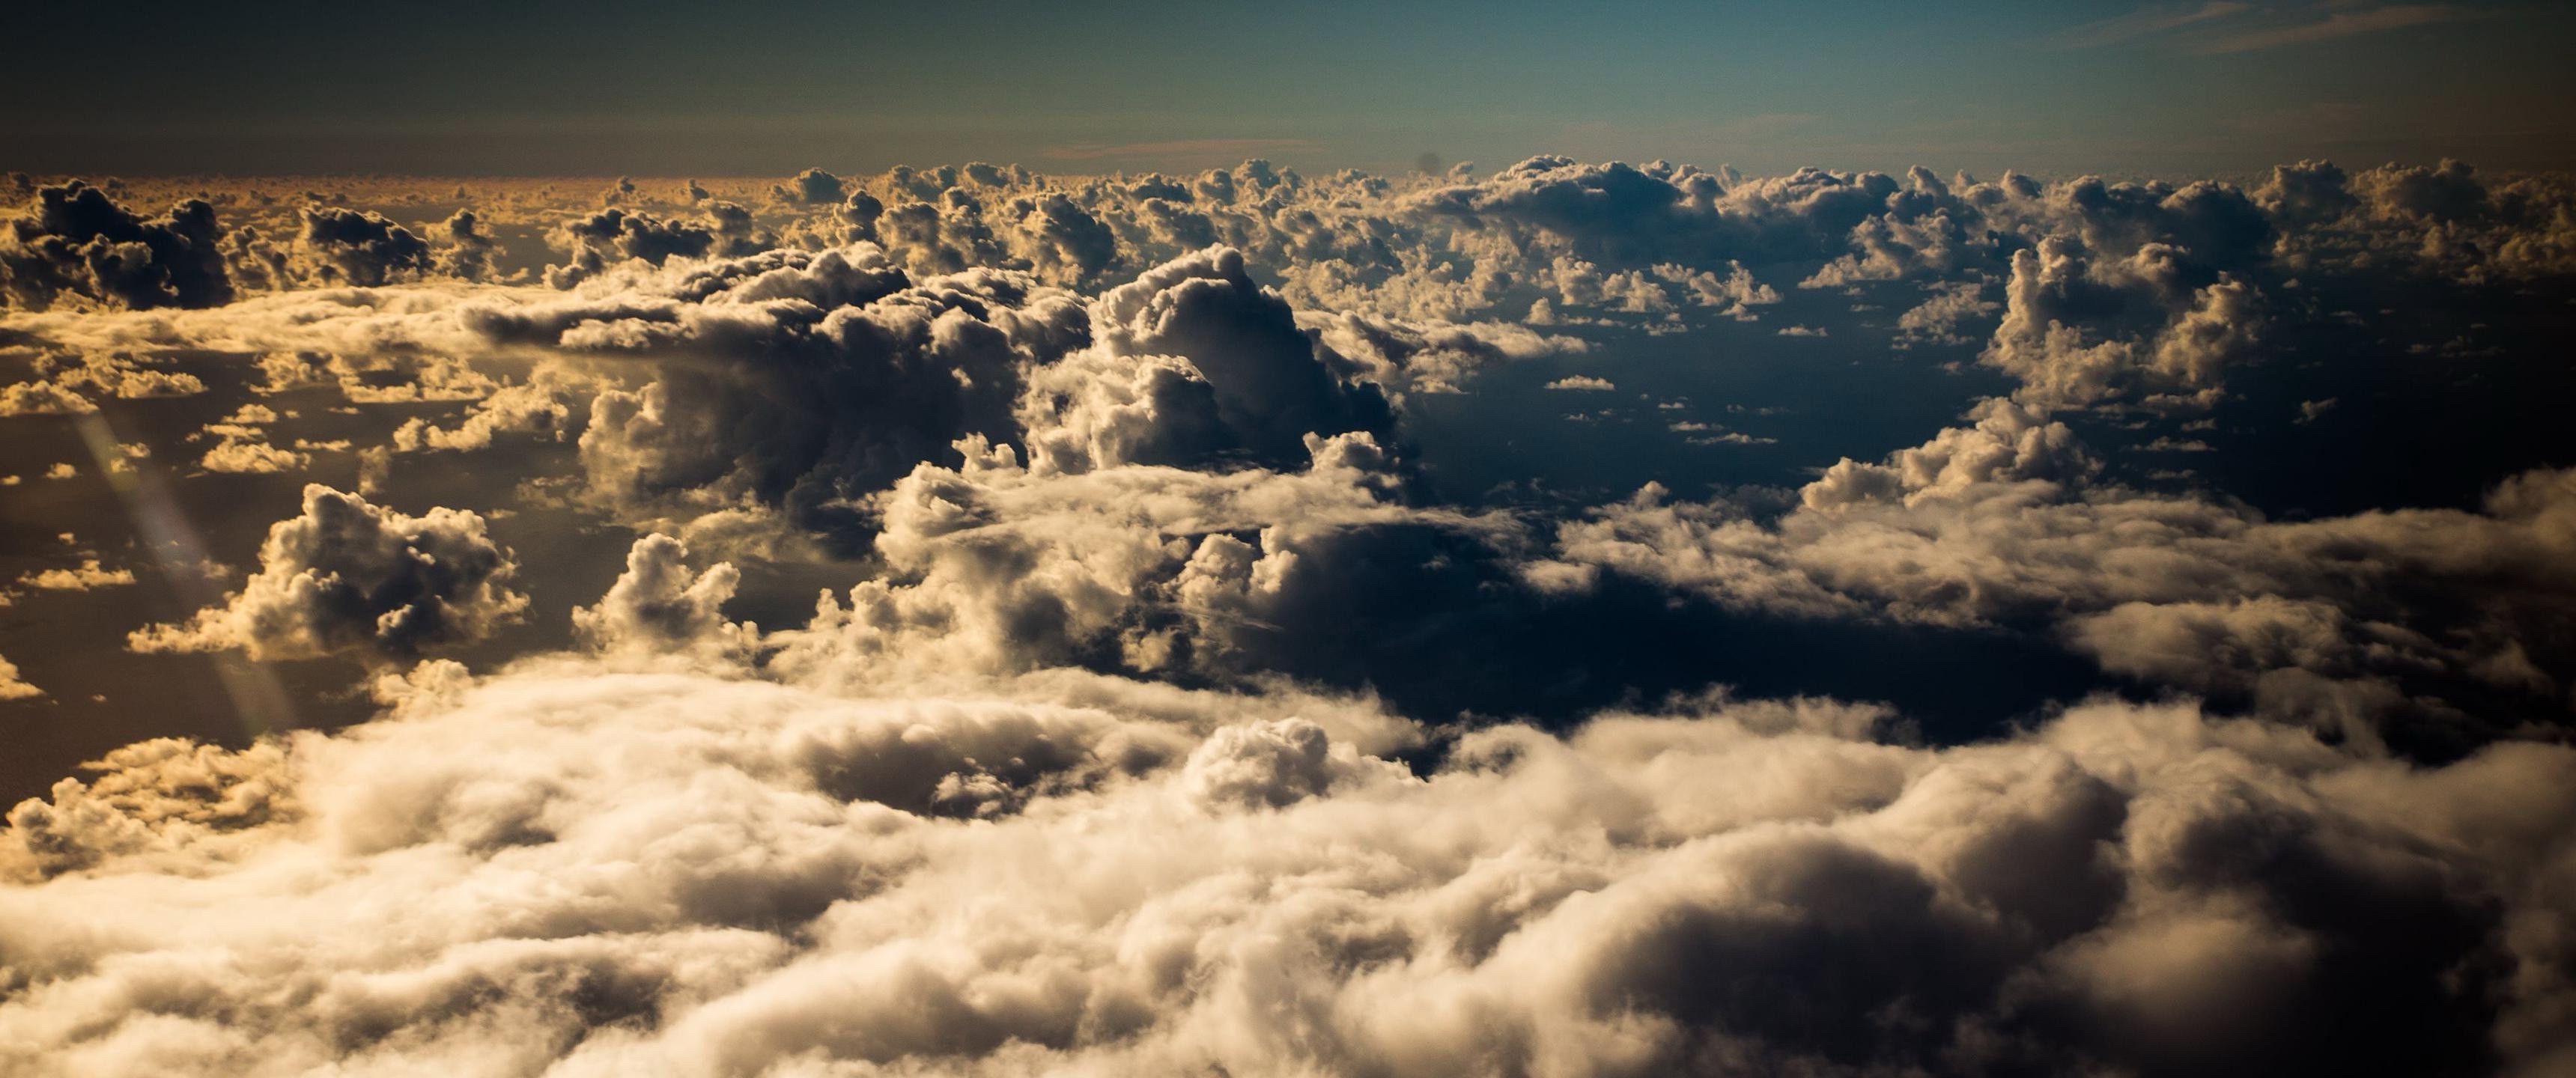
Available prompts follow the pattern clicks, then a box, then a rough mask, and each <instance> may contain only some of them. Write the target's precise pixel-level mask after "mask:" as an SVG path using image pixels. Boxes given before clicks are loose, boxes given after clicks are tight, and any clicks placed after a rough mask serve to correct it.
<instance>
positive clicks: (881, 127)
mask: <svg viewBox="0 0 2576 1078" xmlns="http://www.w3.org/2000/svg"><path fill="white" fill-rule="evenodd" d="M362 8H363V9H362V10H350V8H349V6H348V5H322V4H310V5H299V4H273V5H263V6H262V8H261V9H260V11H259V12H258V13H257V14H256V15H255V16H253V15H250V14H246V13H243V12H238V11H233V10H230V9H224V8H219V7H209V6H205V5H179V4H142V5H124V6H117V7H113V8H109V7H101V6H99V5H86V4H55V5H43V6H41V7H39V8H38V9H35V10H31V11H28V12H23V13H21V17H20V19H19V20H18V21H17V23H16V26H17V27H18V29H19V33H20V35H21V38H22V40H24V41H26V42H29V43H44V44H45V47H42V48H28V49H24V50H21V52H20V54H19V56H18V57H17V58H16V60H15V61H14V69H15V75H16V77H17V78H18V79H19V80H21V82H22V84H23V85H26V86H30V87H35V86H59V87H77V88H78V89H77V91H65V92H57V93H48V94H44V95H42V97H41V99H40V100H41V101H42V102H43V104H42V106H41V107H30V108H22V109H21V110H20V112H19V115H18V116H17V118H16V119H14V120H13V121H12V122H11V123H10V124H9V125H8V130H7V131H5V132H0V154H5V155H6V156H8V157H9V158H11V159H12V160H13V161H14V162H15V163H16V164H17V165H19V166H20V167H22V168H26V169H33V170H36V171H41V172H79V171H84V170H112V171H118V172H148V173H162V174H166V173H173V172H227V173H240V174H280V173H299V172H342V171H385V172H403V173H415V174H433V175H474V174H499V175H591V174H599V173H608V174H615V173H620V172H623V173H632V174H636V175H684V174H700V175H753V174H772V173H782V172H788V171H793V170H794V169H797V168H801V167H804V166H806V165H810V164H823V165H827V166H829V167H834V168H839V169H843V170H845V171H846V170H852V169H857V170H878V169H883V168H887V167H890V166H893V165H896V164H903V163H911V164H916V165H928V164H935V163H939V162H948V161H964V160H994V161H1018V162H1046V163H1050V164H1052V165H1054V166H1056V167H1058V168H1062V169H1080V170H1086V171H1090V170H1106V169H1120V168H1125V169H1156V168H1160V169H1178V168H1205V167H1209V166H1211V165H1219V164H1227V163H1230V162H1231V161H1232V160H1239V159H1240V158H1242V157H1244V156H1252V155H1258V156H1264V157H1269V158H1272V159H1275V160H1278V161H1281V162H1283V163H1289V164H1294V165H1297V166H1300V167H1306V168H1326V169H1329V168H1335V167H1346V166H1356V167H1367V168H1372V169H1376V170H1380V171H1394V170H1397V169H1400V168H1403V167H1406V166H1409V165H1410V164H1412V163H1413V162H1414V161H1416V160H1417V159H1418V158H1420V157H1421V156H1422V155H1424V154H1431V155H1436V156H1438V157H1440V158H1441V159H1443V160H1446V161H1459V160H1478V161H1483V162H1485V163H1487V164H1488V165H1489V166H1495V167H1498V166H1500V165H1502V164H1506V163H1509V162H1510V161H1514V160H1519V159H1521V158H1523V157H1527V156H1529V155H1531V154H1534V153H1542V152H1549V153H1570V154H1575V155H1577V156H1581V157H1585V158H1587V159H1599V158H1623V159H1652V158H1654V157H1658V156H1661V157H1671V158H1674V159H1676V160H1684V159H1687V160H1690V161H1694V162H1697V163H1700V164H1704V165H1709V166H1712V167H1713V166H1715V165H1717V164H1721V163H1732V164H1735V165H1737V166H1738V167H1743V168H1749V169H1757V170H1765V171H1779V170H1786V169H1790V168H1795V167H1797V166H1798V165H1800V164H1806V163H1811V162H1813V161H1816V160H1825V159H1830V160H1833V161H1835V162H1837V163H1839V164H1842V165H1844V166H1845V167H1867V168H1878V169H1882V170H1896V169H1902V168H1904V167H1905V166H1907V165H1912V164H1924V165H1929V166H1931V167H1933V168H1935V169H1937V170H1940V171H1942V172H1944V173H1947V172H1949V171H1952V170H1955V169H1961V168H1967V169H1973V170H1980V171H1988V172H1991V171H1996V170H1999V169H2001V168H2003V167H2015V168H2020V169H2023V170H2025V171H2042V170H2044V171H2046V172H2048V173H2050V174H2079V173H2083V172H2100V173H2105V174H2129V175H2144V174H2149V173H2157V172H2162V173H2165V174H2171V175H2181V174H2186V173H2188V174H2192V175H2211V174H2220V173H2231V174H2232V173H2239V172H2251V171H2255V170H2259V169H2262V168H2264V167H2268V166H2269V165H2271V164H2274V163H2276V162H2275V159H2276V158H2285V159H2297V158H2300V157H2331V158H2335V159H2338V160H2345V161H2351V162H2357V163H2366V164H2379V163H2382V162H2385V161H2404V162H2408V163H2426V164H2429V163H2432V162H2433V161H2435V160H2438V159H2440V158H2442V157H2446V156H2447V157H2458V158H2462V159H2468V160H2477V161H2481V162H2485V163H2487V164H2488V165H2489V166H2490V167H2500V168H2548V167H2563V166H2565V165H2567V164H2569V163H2570V158H2569V154H2570V151H2569V150H2568V149H2567V147H2568V146H2570V145H2576V139H2571V138H2570V135H2571V134H2576V117H2571V113H2570V111H2569V109H2570V108H2571V106H2570V105H2569V104H2568V102H2569V101H2571V100H2576V83H2571V79H2576V76H2570V75H2569V74H2568V73H2567V70H2566V65H2565V64H2564V63H2563V62H2562V61H2563V52H2562V50H2561V49H2560V48H2559V47H2558V46H2559V45H2560V43H2563V42H2564V41H2565V40H2566V36H2567V34H2568V33H2569V31H2570V29H2571V20H2576V14H2570V13H2568V12H2567V11H2566V10H2565V9H2564V8H2563V7H2562V6H2559V5H2551V4H2518V3H2459V4H2391V5H2371V4H2316V5H2299V4H2291V5H2254V4H2244V3H2234V2H2210V3H2203V4H2197V5H2194V4H2187V3H2186V4H2174V5H2164V6H2155V5H2150V6H2145V7H2131V6H2128V5H2122V4H2050V3H1992V4H1978V5H1972V6H1968V7H1958V6H1947V5H1945V6H1926V5H1920V4H1905V3H1856V4H1848V5H1835V6H1833V7H1831V8H1819V7H1817V6H1815V5H1811V4H1789V3H1718V4H1636V3H1620V4H1607V5H1586V6H1583V7H1580V8H1576V7H1567V6H1564V5H1555V4H1535V3H1518V2H1507V3H1484V4H1473V5H1469V4H1402V5H1389V4H1340V3H1329V4H1311V5H1294V6H1284V5H1257V4H1237V3H1220V4H1189V5H1165V4H1007V3H985V4H968V5H905V4H874V3H853V4H751V5H734V6H729V7H727V8H725V9H723V10H721V11H716V10H710V9H707V8H706V7H705V6H703V5H696V4H678V3H663V2H660V0H654V2H646V3H633V4H619V5H614V6H599V5H583V4H539V5H489V4H470V3H469V4H456V5H443V6H441V7H440V8H439V9H437V11H436V12H435V14H431V13H428V12H424V11H422V10H420V9H414V8H406V7H402V6H398V5H382V6H377V5H364V6H362ZM107 71H113V72H114V73H115V74H114V76H113V77H103V73H104V72H107Z"/></svg>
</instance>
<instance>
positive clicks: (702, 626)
mask: <svg viewBox="0 0 2576 1078" xmlns="http://www.w3.org/2000/svg"><path fill="white" fill-rule="evenodd" d="M688 555H689V549H688V547H687V546H686V545H684V544H682V543H681V542H680V541H679V540H677V539H673V538H671V537H670V536H667V535H648V536H645V537H644V538H642V539H638V540H636V541H635V546H634V548H633V549H632V550H630V551H629V552H628V553H627V555H626V572H625V573H624V574H623V575H620V576H619V577H618V578H617V583H616V584H615V585H614V586H612V587H610V588H609V589H608V594H607V595H606V596H604V597H602V598H601V599H600V601H599V605H597V606H588V607H580V608H577V609H575V610H574V611H573V612H572V623H573V631H574V634H575V635H577V636H579V637H580V638H581V639H582V640H583V641H584V642H586V643H588V644H589V645H590V646H591V647H593V648H597V649H599V650H601V651H604V652H611V653H627V654H642V655H669V654H675V653H676V654H689V653H706V654H715V655H723V654H730V653H739V652H742V651H743V650H744V649H745V648H747V647H748V646H749V645H750V644H751V643H752V642H753V641H754V640H755V639H756V638H757V637H758V635H759V630H758V629H757V628H755V627H752V626H747V625H738V624H735V623H733V622H730V621H726V620H725V618H724V613H723V607H724V604H725V600H727V599H730V598H732V597H733V592H734V587H735V585H736V584H737V583H738V582H739V581H740V580H741V578H742V574H741V573H739V572H737V571H736V570H735V569H734V567H733V566H731V565H727V564H724V563H722V562H719V563H717V564H715V565H712V566H709V567H707V570H706V571H705V572H703V573H697V572H692V571H690V569H689V567H688V564H687V561H686V559H687V558H688Z"/></svg>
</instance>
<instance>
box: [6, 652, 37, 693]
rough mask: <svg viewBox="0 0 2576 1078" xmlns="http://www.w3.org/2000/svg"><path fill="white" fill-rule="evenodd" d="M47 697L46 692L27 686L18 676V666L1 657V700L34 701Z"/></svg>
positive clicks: (24, 680)
mask: <svg viewBox="0 0 2576 1078" xmlns="http://www.w3.org/2000/svg"><path fill="white" fill-rule="evenodd" d="M43 695H45V690H43V689H39V688H37V687H35V686H33V685H30V684H27V682H26V679H24V678H21V677H19V676H18V664H16V663H13V662H10V661H9V659H8V657H7V656H0V700H32V699H35V698H37V697H40V696H43Z"/></svg>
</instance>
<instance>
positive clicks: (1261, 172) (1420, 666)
mask: <svg viewBox="0 0 2576 1078" xmlns="http://www.w3.org/2000/svg"><path fill="white" fill-rule="evenodd" d="M2220 8H2226V9H2228V10H2225V11H2221V10H2218V9H2220ZM2240 15H2241V16H2243V17H2245V18H2246V19H2247V20H2248V21H2249V22H2250V21H2252V20H2253V19H2254V18H2256V17H2257V16H2256V15H2255V14H2254V13H2251V12H2247V11H2240V10H2238V6H2231V5H2212V7H2211V12H2210V13H2206V14H2203V15H2198V16H2193V17H2192V19H2189V20H2185V21H2182V22H2175V23H2172V24H2171V25H2170V26H2167V25H2165V24H2164V23H2161V22H2158V21H2157V20H2156V19H2145V18H2143V17H2139V18H2132V19H2129V20H2122V21H2117V22H2116V25H2114V26H2110V27H2109V28H2097V31H2098V33H2100V34H2112V33H2113V32H2114V31H2117V32H2118V33H2124V34H2125V33H2138V34H2144V33H2150V32H2165V31H2170V30H2176V29H2183V28H2188V27H2191V26H2196V25H2199V24H2200V23H2203V22H2217V21H2223V20H2225V19H2228V18H2234V17H2237V16H2240ZM2260 17H2262V18H2265V19H2271V18H2274V16H2273V15H2271V14H2264V15H2261V16H2260ZM2337 17H2338V18H2343V17H2344V16H2337ZM2353 17H2356V18H2357V17H2359V16H2353ZM2159 18H2163V16H2159ZM2280 18H2287V16H2286V15H2283V16H2280ZM2149 23H2154V24H2156V25H2157V26H2162V27H2163V28H2164V29H2163V30H2154V31H2150V30H2143V29H2139V27H2142V26H2146V25H2147V24H2149ZM2195 40H2196V39H2195ZM2069 47H2073V46H2069ZM1193 145H1195V144H1193ZM1057 152H1059V153H1061V154H1065V155H1071V156H1060V157H1056V158H1052V159H1054V160H1059V161H1062V160H1082V159H1085V158H1083V157H1081V156H1080V155H1082V154H1085V153H1090V152H1092V151H1091V150H1090V149H1088V148H1085V147H1069V148H1063V149H1060V150H1059V151H1057ZM1102 152H1103V153H1108V152H1111V151H1102ZM1116 152H1125V151H1123V150H1120V151H1116ZM1281 152H1282V153H1283V156H1285V155H1288V154H1289V153H1291V151H1289V150H1285V149H1283V150H1282V151H1281ZM1406 152H1407V153H1408V154H1409V153H1411V152H1412V150H1411V149H1408V150H1407V151H1406ZM782 171H783V170H782ZM13 186H15V187H16V188H18V189H19V191H18V197H19V199H20V200H21V201H23V202H24V203H25V204H26V208H25V209H23V210H20V211H15V212H14V215H13V216H9V217H7V218H6V219H5V220H0V285H5V292H6V295H7V297H8V309H7V311H6V312H5V313H0V446H5V447H6V455H5V456H0V462H5V463H0V519H5V520H6V521H7V522H8V525H9V526H8V527H5V528H0V653H5V655H6V656H7V658H6V659H0V728H5V729H6V730H8V731H10V732H9V733H8V734H7V737H8V738H10V745H9V749H10V751H7V752H0V787H5V792H6V795H7V796H6V799H5V800H6V802H7V803H8V804H11V805H13V806H14V807H11V808H9V809H8V811H7V813H6V821H5V825H0V1073H5V1074H11V1075H15V1074H27V1075H34V1076H47V1078H51V1076H57V1075H59V1076H73V1075H101V1074H105V1075H121V1074H181V1075H193V1074H204V1075H261V1076H265V1075H279V1076H285V1075H313V1074H345V1075H398V1074H400V1075H409V1074H439V1075H447V1074H456V1075H529V1076H534V1075H548V1076H561V1078H575V1076H585V1075H601V1076H606V1075H633V1074H646V1075H663V1074H668V1075H682V1076H710V1078H718V1076H738V1078H752V1076H763V1078H791V1076H795V1078H801V1076H826V1075H829V1076H860V1075H933V1074H937V1075H951V1074H955V1075H996V1076H999V1075H1026V1074H1049V1075H1098V1076H1110V1075H1122V1076H1123V1075H1219V1074H1222V1075H1234V1076H1242V1078H1249V1076H1256V1075H1258V1076H1282V1078H1286V1076H1310V1075H1390V1076H1392V1075H1450V1074H1459V1075H1525V1076H1532V1078H1585V1076H1602V1078H1608V1076H1626V1075H1634V1076H1650V1075H1672V1074H1757V1075H1773V1074H1779V1075H1803V1076H1816V1078H1865V1076H1866V1078H1888V1076H1910V1075H1971V1076H1991V1078H2018V1076H2036V1075H2061V1074H2082V1075H2119V1076H2135V1078H2164V1076H2183V1075H2192V1076H2205V1075H2221V1076H2224V1075H2274V1074H2324V1075H2358V1074H2407V1075H2412V1074H2440V1075H2506V1076H2513V1078H2545V1076H2553V1075H2557V1074H2563V1073H2567V1072H2569V1071H2570V1070H2571V1069H2576V747H2571V744H2570V736H2569V731H2570V729H2571V711H2576V441H2571V439H2570V437H2569V435H2568V433H2567V431H2568V427H2567V424H2566V423H2565V422H2564V416H2563V415H2561V414H2560V413H2561V412H2562V411H2563V406H2562V405H2563V402H2564V401H2566V400H2567V399H2569V394H2570V393H2576V368H2571V367H2570V366H2569V364H2568V363H2567V361H2566V359H2567V357H2566V356H2565V355H2564V354H2563V349H2562V348H2561V347H2559V342H2561V341H2562V340H2563V338H2564V337H2565V333H2564V330H2565V329H2566V328H2567V325H2568V321H2569V318H2570V311H2571V310H2576V307H2571V306H2570V304H2571V302H2576V257H2571V255H2570V252H2571V251H2576V242H2571V237H2576V228H2571V225H2570V222H2571V221H2576V185H2571V184H2570V183H2569V182H2568V181H2567V180H2566V179H2565V178H2564V177H2558V176H2552V175H2544V174H2509V173H2503V172H2499V171H2492V170H2488V171H2482V170H2478V169H2474V168H2471V167H2469V166H2466V165H2461V164H2457V163H2449V162H2445V163H2441V164H2438V165H2432V166H2407V165H2390V166H2385V167H2379V168H2367V169H2351V170H2347V169H2346V168H2344V167H2341V166H2336V165H2332V164H2327V163H2323V162H2316V161H2308V162H2302V163H2299V164H2296V165H2284V166H2281V167H2280V168H2278V169H2274V170H2272V171H2271V172H2270V173H2269V174H2268V175H2266V176H2263V177H2262V178H2261V179H2260V181H2259V182H2255V183H2251V184H2246V185H2239V184H2235V183H2230V182H2223V181H2215V180H2195V179H2187V178H2176V179H2170V180H2146V179H2142V180H2132V181H2109V180H2104V179H2100V178H2095V177H2086V176H2075V177H2066V178H2058V179H2053V180H2043V179H2041V178H2037V177H2034V176H2029V175H2024V174H2020V173H2013V172H2007V173H2004V174H2002V175H2001V176H1999V177H1994V178H1989V179H1983V180H1981V179H1978V178H1976V177H1973V176H1969V175H1965V174H1955V175H1949V176H1947V177H1944V176H1941V175H1936V174H1934V173H1933V172H1932V171H1930V170H1929V169H1924V168H1915V169H1911V170H1908V171H1906V172H1905V173H1903V174H1902V175H1894V174H1886V173H1879V172H1869V171H1860V172H1851V171H1841V170H1836V169H1828V168H1807V169H1800V170H1796V171H1794V172H1789V173H1787V174H1783V175H1770V176H1749V175H1745V174H1744V173H1742V172H1740V171H1738V170H1735V169H1732V168H1726V167H1716V168H1703V167H1699V166H1693V165H1684V164H1673V163H1668V162H1648V163H1644V164H1627V163H1618V162H1607V163H1587V162H1582V161H1578V160H1574V159H1572V158H1565V157H1556V156H1542V157H1535V158H1530V159H1527V160H1523V161H1520V162H1518V163H1516V164H1510V165H1507V166H1506V167H1504V168H1502V169H1500V170H1499V171H1494V172H1491V173H1484V172H1479V171H1478V170H1475V169H1473V168H1471V167H1464V166H1462V167H1458V168H1453V169H1446V170H1444V169H1441V168H1439V167H1438V166H1437V161H1436V158H1434V159H1432V160H1431V163H1430V164H1428V165H1426V166H1425V167H1423V168H1420V169H1418V170H1416V171H1415V172H1414V173H1413V174H1410V175H1405V176H1397V177H1387V176H1376V175H1371V174H1368V173H1364V172H1359V171H1343V172H1334V173H1330V174H1325V173H1305V172H1300V171H1297V170H1294V169H1290V168H1285V167H1282V166H1281V165H1279V164H1274V163H1272V162H1268V161H1261V160H1253V161H1246V162H1244V163H1243V164H1241V165H1238V166H1235V167H1230V168H1214V169H1205V170H1199V171H1179V172H1166V173H1138V172H1127V173H1121V174H1117V175H1103V176H1063V175H1050V174H1047V173H1044V172H1041V171H1038V170H1035V169H1032V168H1029V167H1023V166H1016V165H995V164H986V163H970V164H966V165H962V166H953V167H948V166H943V167H936V168H897V169H893V170H890V171H886V172H877V173H869V172H858V171H852V170H849V169H840V170H838V171H827V170H826V169H823V168H811V169H806V170H804V171H802V172H800V173H797V174H795V175H793V176H790V177H788V178H785V179H780V178H778V177H777V176H775V175H773V176H771V177H769V178H763V179H757V180H734V179H714V178H709V179H701V180H690V181H685V182H684V181H681V180H677V179H654V178H650V177H646V176H642V175H641V174H639V175H637V176H634V177H618V178H616V179H614V180H611V179H607V178H601V177H591V178H587V179H577V180H528V181H517V180H465V181H461V182H460V181H455V180H445V181H440V182H438V183H436V184H429V183H427V182H426V181H412V180H401V179H388V178H382V177H355V178H342V179H328V180H324V179H316V180H309V181H307V180H296V181H288V180H282V179H258V180H246V181H213V180H186V181H181V180H176V179H169V180H129V181H123V182H121V183H118V184H104V183H103V184H102V185H100V186H91V185H89V184H86V183H83V182H78V181H54V180H36V179H29V180H27V181H26V182H24V183H23V184H14V185H13ZM173 202H175V203H177V208H176V209H174V210H172V211H171V212H170V213H169V214H167V215H165V216H163V217H159V218H145V217H142V216H140V215H139V214H138V213H137V212H136V211H134V210H130V209H127V208H126V207H128V206H157V205H165V204H170V203H173ZM217 207H220V208H221V210H222V214H223V216H222V219H221V222H220V223H218V221H217V218H216V216H215V208H217ZM281 517H282V518H283V519H280V518H281ZM290 704H291V705H293V706H288V705H290ZM297 716H302V717H303V719H305V720H308V721H309V725H305V726H302V727H301V728H295V727H297V722H296V721H294V720H295V719H296V717H297ZM234 719H239V720H241V721H240V722H238V723H235V722H233V721H231V720H234ZM235 730H242V731H268V732H265V733H256V734H253V733H235V732H234V731H235Z"/></svg>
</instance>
